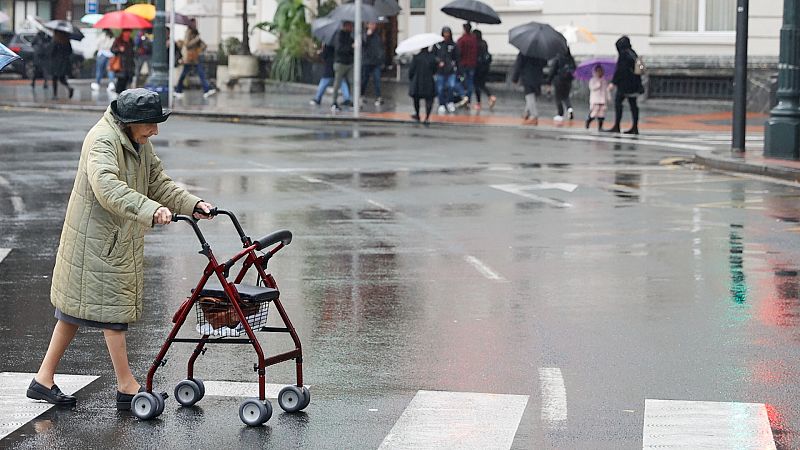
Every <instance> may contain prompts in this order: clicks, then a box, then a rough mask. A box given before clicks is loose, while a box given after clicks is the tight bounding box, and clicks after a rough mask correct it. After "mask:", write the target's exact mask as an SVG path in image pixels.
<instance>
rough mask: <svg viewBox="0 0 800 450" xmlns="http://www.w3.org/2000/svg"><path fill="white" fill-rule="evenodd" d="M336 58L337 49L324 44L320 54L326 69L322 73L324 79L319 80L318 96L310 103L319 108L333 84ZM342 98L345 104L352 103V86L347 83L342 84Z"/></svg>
mask: <svg viewBox="0 0 800 450" xmlns="http://www.w3.org/2000/svg"><path fill="white" fill-rule="evenodd" d="M335 57H336V48H335V47H334V46H332V45H328V44H323V45H322V51H321V52H320V58H322V64H323V65H324V69H323V72H322V78H320V79H319V85H318V86H317V94H316V95H315V96H314V98H312V99H311V102H310V103H311V104H312V105H314V106H319V104H320V103H321V102H322V96H323V95H325V90H326V89H328V86H330V85H331V84H333V77H334V73H333V60H334V58H335ZM342 97H344V101H345V103H347V102H349V101H350V86H348V84H347V82H346V81H343V82H342Z"/></svg>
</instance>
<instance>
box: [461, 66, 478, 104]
mask: <svg viewBox="0 0 800 450" xmlns="http://www.w3.org/2000/svg"><path fill="white" fill-rule="evenodd" d="M461 73H463V74H464V87H465V88H466V89H465V96H466V97H467V98H468V99H470V100H471V99H472V92H473V91H474V90H475V68H474V67H472V68H465V69H463V70H462V71H461Z"/></svg>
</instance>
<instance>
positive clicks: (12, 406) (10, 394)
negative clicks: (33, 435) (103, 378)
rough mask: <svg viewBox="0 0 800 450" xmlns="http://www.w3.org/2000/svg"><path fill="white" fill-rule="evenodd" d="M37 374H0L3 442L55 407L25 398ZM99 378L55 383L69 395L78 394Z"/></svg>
mask: <svg viewBox="0 0 800 450" xmlns="http://www.w3.org/2000/svg"><path fill="white" fill-rule="evenodd" d="M34 375H36V374H34V373H19V372H0V439H3V438H4V437H6V436H8V435H9V434H11V433H13V432H14V431H15V430H17V429H18V428H20V427H22V426H24V425H25V424H26V423H28V422H30V421H31V420H33V419H35V418H36V417H38V416H39V415H40V414H42V413H44V412H45V411H47V410H48V409H50V408H52V407H53V406H54V405H51V404H50V403H45V402H39V401H35V400H31V399H29V398H27V397H26V396H25V391H26V390H27V389H28V385H29V384H30V382H31V380H32V379H33V376H34ZM97 378H99V377H95V376H90V375H61V374H58V375H56V378H55V381H56V384H57V385H58V387H59V388H61V390H62V391H64V392H66V393H70V394H71V393H74V392H77V391H79V390H81V389H83V388H84V387H86V386H87V385H89V383H91V382H93V381H94V380H96V379H97Z"/></svg>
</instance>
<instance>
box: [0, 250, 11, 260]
mask: <svg viewBox="0 0 800 450" xmlns="http://www.w3.org/2000/svg"><path fill="white" fill-rule="evenodd" d="M9 253H11V249H10V248H0V263H1V262H3V260H4V259H6V256H8V254H9Z"/></svg>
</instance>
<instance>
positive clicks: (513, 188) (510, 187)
mask: <svg viewBox="0 0 800 450" xmlns="http://www.w3.org/2000/svg"><path fill="white" fill-rule="evenodd" d="M557 184H568V183H557ZM535 186H538V185H522V184H492V185H489V187H490V188H492V189H497V190H499V191H503V192H508V193H509V194H514V195H519V196H520V197H525V198H527V199H530V200H534V201H537V202H539V203H545V204H547V205H551V206H555V207H557V208H569V207H571V206H572V205H571V204H569V203H567V202H564V201H561V200H558V199H555V198H549V197H542V196H540V195H536V194H532V193H530V192H526V190H529V189H540V188H537V187H535ZM573 190H574V189H573ZM570 192H572V191H570Z"/></svg>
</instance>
